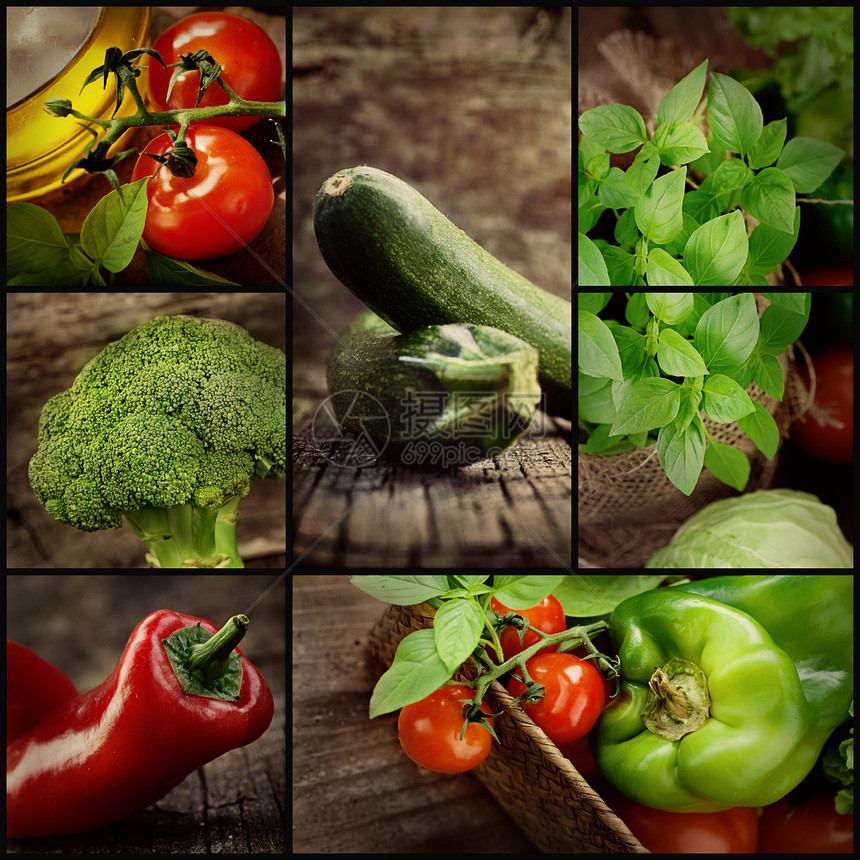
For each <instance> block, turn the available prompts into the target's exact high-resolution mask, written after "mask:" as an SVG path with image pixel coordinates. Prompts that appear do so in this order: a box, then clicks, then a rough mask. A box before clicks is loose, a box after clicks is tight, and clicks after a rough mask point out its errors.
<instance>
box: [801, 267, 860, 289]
mask: <svg viewBox="0 0 860 860" xmlns="http://www.w3.org/2000/svg"><path fill="white" fill-rule="evenodd" d="M800 280H801V281H802V282H803V286H804V287H853V286H854V269H853V268H851V267H850V266H837V267H835V268H832V269H817V270H816V271H814V272H808V273H806V274H801V276H800Z"/></svg>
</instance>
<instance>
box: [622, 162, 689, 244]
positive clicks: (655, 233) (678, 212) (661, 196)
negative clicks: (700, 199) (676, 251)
mask: <svg viewBox="0 0 860 860" xmlns="http://www.w3.org/2000/svg"><path fill="white" fill-rule="evenodd" d="M686 176H687V168H686V167H682V168H681V169H680V170H674V171H672V172H671V173H667V174H666V175H665V176H660V177H658V178H657V179H655V180H654V182H653V183H652V184H651V187H650V188H649V189H648V190H647V191H646V192H645V194H643V195H642V197H641V198H640V200H638V201H637V203H636V207H635V209H634V212H635V216H636V226H637V227H639V230H640V231H641V232H642V235H643V236H645V238H646V239H647V240H648V241H649V242H651V243H653V244H655V245H664V244H665V243H666V242H670V241H671V240H672V239H674V238H675V236H677V235H678V233H680V232H681V229H682V228H683V226H684V219H683V214H682V208H681V207H682V204H683V201H684V180H685V179H686Z"/></svg>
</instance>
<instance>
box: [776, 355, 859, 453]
mask: <svg viewBox="0 0 860 860" xmlns="http://www.w3.org/2000/svg"><path fill="white" fill-rule="evenodd" d="M812 366H813V367H814V368H815V400H814V402H813V404H812V408H811V409H810V410H809V412H807V413H806V415H804V416H803V417H801V418H799V419H798V420H797V421H795V422H793V423H792V425H791V439H792V441H793V442H794V443H795V444H796V445H798V446H799V447H800V448H802V449H803V450H804V451H806V452H807V454H811V455H812V456H813V457H817V458H818V459H819V460H826V461H827V462H828V463H841V464H848V463H853V462H854V350H853V348H851V347H847V346H843V347H839V348H837V349H832V350H829V351H827V352H824V353H821V354H820V355H814V356H813V357H812ZM834 422H835V423H838V424H839V425H841V426H838V427H837V426H835V423H834Z"/></svg>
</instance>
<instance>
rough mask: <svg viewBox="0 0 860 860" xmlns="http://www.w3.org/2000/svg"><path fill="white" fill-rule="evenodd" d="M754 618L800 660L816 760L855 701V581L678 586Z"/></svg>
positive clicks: (721, 581)
mask: <svg viewBox="0 0 860 860" xmlns="http://www.w3.org/2000/svg"><path fill="white" fill-rule="evenodd" d="M677 588H679V589H680V590H682V591H688V592H692V593H694V594H701V595H702V596H703V597H710V598H711V599H712V600H718V601H719V602H720V603H725V604H727V605H729V606H734V607H735V608H736V609H741V610H743V611H744V612H746V613H747V614H749V615H752V617H753V618H755V620H756V621H758V622H759V624H761V625H762V626H763V627H764V628H765V630H767V632H768V633H770V635H771V636H772V637H773V641H774V642H776V644H777V645H779V647H780V648H782V650H783V651H785V653H786V654H788V656H789V657H791V659H792V660H793V661H794V665H795V667H796V669H797V674H798V676H799V677H800V684H801V686H802V687H803V693H804V695H805V696H806V701H807V702H808V703H809V705H810V706H811V708H812V712H813V716H814V717H815V721H816V722H815V725H814V726H813V728H812V730H811V731H810V733H809V735H808V737H807V743H810V744H812V745H814V746H815V748H816V750H817V751H816V752H815V755H816V757H817V756H818V754H819V753H820V752H821V748H822V747H823V746H824V744H825V742H826V741H827V738H828V737H830V735H831V734H832V732H833V730H834V729H835V728H836V727H837V726H839V725H841V724H842V723H844V722H845V721H846V720H847V719H848V717H849V714H848V708H849V706H850V704H851V700H852V699H853V698H854V577H853V576H851V575H838V574H837V575H827V576H825V575H821V574H805V575H798V576H791V575H787V574H779V575H776V576H758V575H752V576H717V577H713V578H710V579H702V580H699V581H697V582H688V583H685V584H684V585H679V586H677Z"/></svg>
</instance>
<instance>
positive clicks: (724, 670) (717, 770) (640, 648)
mask: <svg viewBox="0 0 860 860" xmlns="http://www.w3.org/2000/svg"><path fill="white" fill-rule="evenodd" d="M609 634H610V637H611V639H612V641H613V644H614V645H615V646H616V647H617V649H618V656H619V657H620V658H621V673H622V680H621V688H620V693H619V695H618V696H617V697H616V698H615V700H614V701H613V702H612V703H611V704H610V706H609V707H608V708H607V709H606V711H604V713H603V715H602V716H601V718H600V720H599V721H598V723H597V725H596V727H595V729H594V731H593V732H592V733H591V736H590V737H591V746H592V752H593V753H594V757H595V760H596V762H597V766H598V768H599V770H600V772H601V774H602V775H603V777H604V778H606V779H607V780H608V781H609V782H611V783H612V784H613V785H614V786H615V787H616V788H617V789H619V790H620V791H622V792H623V793H624V794H627V795H628V796H630V797H632V798H633V799H634V800H637V801H639V802H640V803H644V804H645V805H646V806H652V807H656V808H658V809H666V810H671V811H674V812H714V811H717V810H720V809H726V808H729V807H732V806H764V805H766V804H768V803H773V802H774V801H776V800H778V799H779V798H780V797H783V796H784V795H785V794H786V793H787V792H789V791H790V790H791V789H792V788H794V787H795V786H796V785H797V784H798V783H799V782H800V781H801V780H802V779H803V778H804V776H806V774H807V773H808V772H809V770H810V768H811V767H812V766H813V764H814V763H815V759H816V757H817V755H818V750H816V749H814V745H813V744H811V743H810V742H809V741H808V736H809V734H810V732H811V731H812V730H813V728H814V727H815V725H816V717H815V714H814V713H813V711H812V708H811V706H810V704H809V703H808V702H807V700H806V697H805V695H804V690H803V687H802V686H801V682H800V679H799V677H798V673H797V670H796V668H795V665H794V663H793V662H792V659H791V657H789V655H788V654H786V652H785V651H783V649H782V648H780V647H779V646H778V645H777V644H776V643H775V642H774V640H773V639H772V638H771V636H770V635H769V634H768V632H767V630H766V629H765V628H764V627H763V626H762V625H761V624H759V622H758V621H755V620H754V619H753V618H751V617H750V616H749V615H747V614H746V613H744V612H741V611H739V610H738V609H734V608H732V607H730V606H727V605H725V604H723V603H718V602H717V601H715V600H710V599H709V598H706V597H701V596H699V595H696V594H689V593H684V592H680V591H678V590H676V589H661V590H658V591H648V592H645V593H643V594H638V595H636V596H635V597H631V598H628V599H627V600H625V601H623V602H622V603H620V604H619V605H618V606H617V607H616V609H615V611H614V612H613V613H612V615H611V617H610V620H609ZM655 667H657V668H656V669H655ZM819 749H820V747H819Z"/></svg>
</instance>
